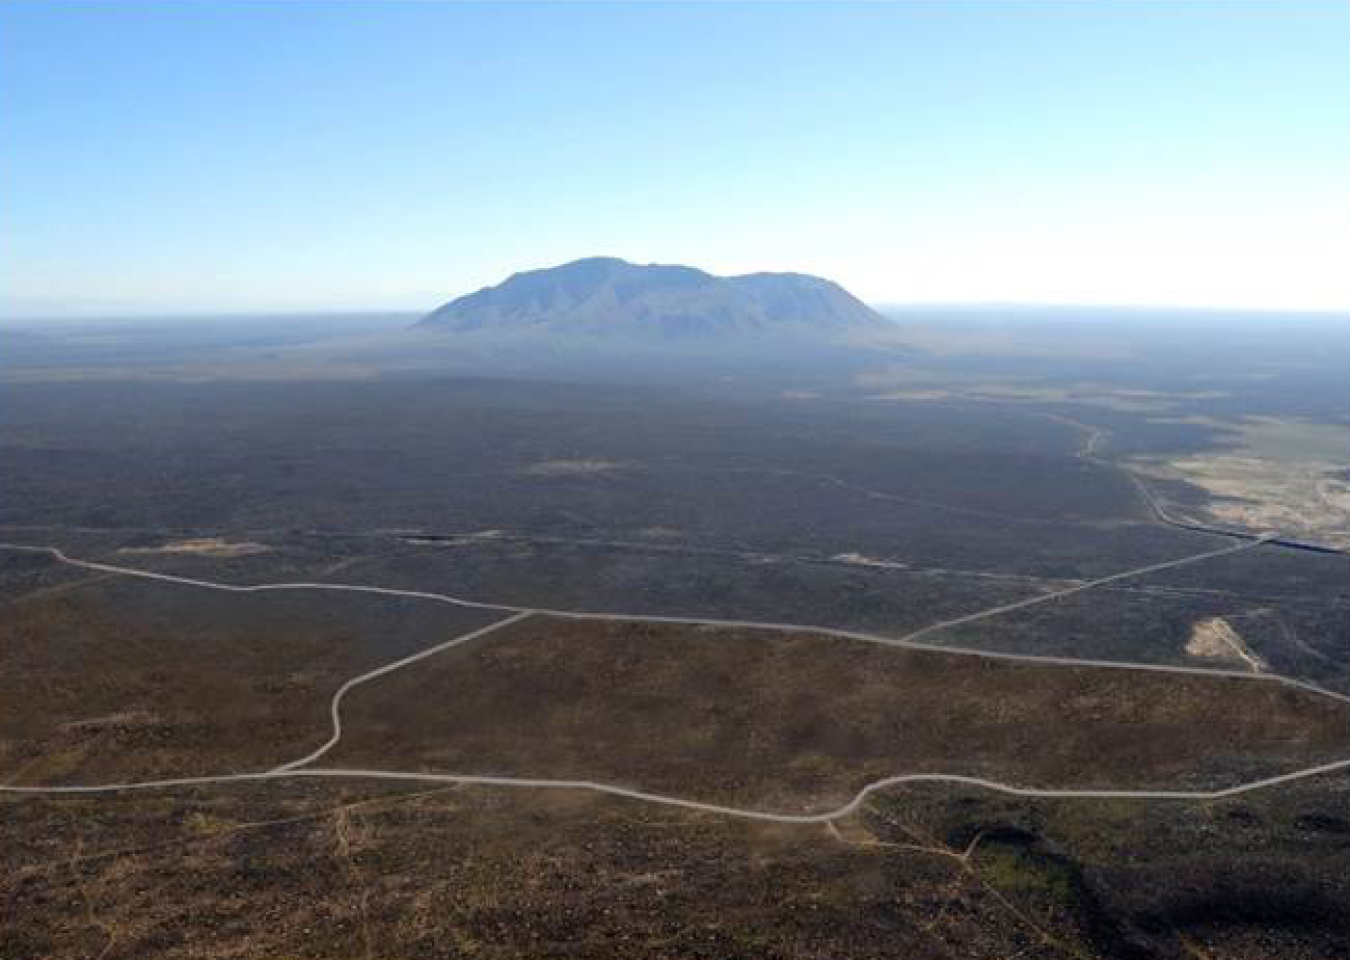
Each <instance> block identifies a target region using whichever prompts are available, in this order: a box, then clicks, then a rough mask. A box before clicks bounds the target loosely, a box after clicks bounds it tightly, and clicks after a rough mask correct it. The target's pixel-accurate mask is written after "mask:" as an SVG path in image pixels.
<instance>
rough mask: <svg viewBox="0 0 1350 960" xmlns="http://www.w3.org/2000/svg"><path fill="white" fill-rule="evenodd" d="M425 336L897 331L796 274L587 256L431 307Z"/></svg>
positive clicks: (772, 336)
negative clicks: (721, 273)
mask: <svg viewBox="0 0 1350 960" xmlns="http://www.w3.org/2000/svg"><path fill="white" fill-rule="evenodd" d="M419 326H420V327H422V328H425V329H430V330H444V331H453V332H456V333H479V334H488V335H491V334H500V335H509V336H520V335H527V334H553V335H559V336H566V337H574V336H577V335H585V336H598V337H601V338H604V339H605V340H611V341H626V342H636V343H662V342H673V343H706V344H709V345H712V344H715V343H718V342H722V341H735V342H741V343H745V342H752V341H765V342H779V343H781V342H783V341H785V340H786V341H795V342H801V341H824V342H844V341H847V340H852V339H863V340H865V339H868V338H870V337H884V336H885V335H886V334H887V333H888V332H889V331H891V330H892V329H893V327H892V324H891V323H890V322H889V321H887V320H885V319H884V318H883V317H882V316H881V315H880V314H878V313H877V312H876V311H875V310H873V309H872V308H871V307H869V306H867V305H866V304H865V303H863V302H862V301H861V300H859V299H858V298H857V297H855V296H853V295H852V294H850V293H849V292H848V291H847V290H845V289H844V288H843V287H841V286H839V285H838V284H837V283H833V282H831V281H829V280H824V279H821V278H820V277H813V276H808V275H806V274H801V273H751V274H746V275H744V276H739V277H717V276H713V275H712V274H710V273H705V272H704V271H702V270H697V269H695V268H693V267H682V266H666V265H660V264H648V265H645V266H644V265H640V264H634V263H628V262H627V261H625V260H619V259H616V258H613V257H590V258H587V259H585V260H575V261H573V262H571V263H565V264H563V265H561V266H557V267H550V268H547V269H543V270H530V271H526V272H524V273H517V274H513V275H512V276H510V277H508V278H507V279H506V280H505V281H503V282H502V283H500V284H498V285H497V286H495V287H487V288H485V289H483V290H479V291H478V292H477V293H471V294H468V295H466V296H463V297H460V298H459V299H457V300H452V301H451V302H449V303H447V304H445V305H444V306H442V307H440V308H438V309H436V310H433V311H432V312H431V313H430V314H428V315H427V316H426V317H425V318H424V319H423V320H422V321H421V322H420V323H419Z"/></svg>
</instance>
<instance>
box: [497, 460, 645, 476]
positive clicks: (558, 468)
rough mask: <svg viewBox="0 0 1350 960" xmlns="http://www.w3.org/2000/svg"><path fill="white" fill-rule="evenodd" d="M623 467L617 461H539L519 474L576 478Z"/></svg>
mask: <svg viewBox="0 0 1350 960" xmlns="http://www.w3.org/2000/svg"><path fill="white" fill-rule="evenodd" d="M624 466H625V465H624V464H622V463H620V462H619V461H617V460H596V459H576V460H541V461H540V462H539V463H532V464H530V465H529V466H528V467H526V468H525V469H524V470H522V471H521V472H522V473H525V474H527V475H529V476H532V477H576V476H585V475H586V474H592V473H609V472H610V471H612V470H622V469H623V468H624Z"/></svg>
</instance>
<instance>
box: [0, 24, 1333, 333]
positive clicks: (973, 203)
mask: <svg viewBox="0 0 1350 960" xmlns="http://www.w3.org/2000/svg"><path fill="white" fill-rule="evenodd" d="M1347 50H1350V4H1343V3H1336V2H1326V3H1309V4H1300V3H1295V2H1287V0H1281V2H1271V3H1232V4H1224V3H1213V2H1211V3H1149V2H1128V3H1125V2H1123V3H1119V4H1111V3H1107V2H1097V3H1072V2H1065V3H1038V4H1017V3H1012V2H998V3H973V2H950V3H936V2H934V3H907V4H893V5H848V4H832V5H805V4H798V5H790V6H789V5H774V4H766V3H761V4H750V5H744V6H736V5H729V4H715V5H714V4H687V5H680V6H676V5H636V4H633V5H618V4H613V5H596V6H571V5H556V4H555V5H549V6H532V5H522V4H498V5H496V6H474V5H450V4H434V3H412V2H409V3H401V4H400V3H389V2H384V3H378V4H376V3H324V4H307V3H295V2H291V3H284V4H283V3H275V4H262V3H229V4H224V3H218V4H211V3H187V2H184V3H177V4H170V3H159V2H156V3H149V2H147V3H142V4H125V3H97V4H80V3H61V2H41V3H38V2H32V3H26V2H23V0H9V2H5V3H3V4H0V198H2V199H0V310H3V311H5V312H7V313H9V314H11V315H13V314H34V313H54V314H55V313H99V312H105V313H107V312H113V313H136V312H143V311H150V312H158V311H183V310H189V311H193V310H199V311H204V312H210V311H235V310H254V309H283V310H284V309H329V308H336V309H369V308H385V307H387V308H412V309H416V308H424V307H430V306H433V305H435V304H436V303H438V302H440V301H443V300H445V299H447V298H449V297H451V296H453V295H457V294H459V293H461V292H464V291H466V290H469V289H475V288H477V287H479V286H483V285H485V284H488V283H492V282H496V281H497V280H499V279H500V278H501V277H502V276H504V275H505V274H507V273H510V272H512V271H514V270H518V269H523V268H529V267H534V266H541V265H546V264H550V263H556V262H561V261H565V260H569V259H573V258H576V257H581V256H587V255H592V254H608V255H615V256H622V257H626V258H628V259H631V260H636V261H641V262H648V261H660V262H682V263H690V264H694V265H698V266H702V267H705V268H707V269H710V270H713V271H714V272H719V273H732V272H743V271H750V270H764V269H781V270H800V271H805V272H811V273H819V274H822V275H825V276H829V277H831V278H833V279H836V280H838V281H840V282H842V283H843V284H845V285H846V286H848V287H850V288H851V289H853V290H854V291H855V292H857V293H858V294H859V295H861V296H863V297H864V298H866V299H870V300H872V301H877V302H943V301H950V302H990V301H1009V302H1059V303H1142V304H1170V305H1192V306H1199V305H1222V306H1238V307H1249V308H1279V307H1286V308H1327V309H1350V268H1347V266H1346V265H1347V264H1350V55H1347Z"/></svg>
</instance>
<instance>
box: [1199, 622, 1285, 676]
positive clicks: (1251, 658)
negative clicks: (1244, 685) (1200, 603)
mask: <svg viewBox="0 0 1350 960" xmlns="http://www.w3.org/2000/svg"><path fill="white" fill-rule="evenodd" d="M1186 653H1187V655H1188V656H1192V657H1198V658H1201V659H1205V660H1227V661H1230V662H1232V663H1241V664H1245V665H1247V666H1248V667H1250V668H1251V669H1252V670H1254V671H1258V672H1259V671H1261V670H1263V669H1264V668H1265V666H1266V665H1265V662H1264V661H1262V660H1261V658H1260V657H1258V656H1256V655H1255V654H1253V653H1252V652H1251V651H1250V650H1249V649H1247V645H1246V644H1245V643H1244V642H1243V640H1242V635H1241V634H1239V633H1238V632H1237V631H1236V630H1234V629H1233V625H1232V624H1231V623H1229V622H1228V621H1227V620H1225V619H1224V618H1223V617H1206V618H1205V619H1204V620H1197V621H1196V622H1195V623H1194V624H1193V625H1192V627H1191V636H1190V639H1189V640H1187V641H1186Z"/></svg>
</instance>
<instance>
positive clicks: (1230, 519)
mask: <svg viewBox="0 0 1350 960" xmlns="http://www.w3.org/2000/svg"><path fill="white" fill-rule="evenodd" d="M1213 425H1215V426H1222V427H1224V428H1226V429H1229V430H1231V431H1232V432H1233V434H1234V441H1235V442H1234V449H1233V450H1232V451H1231V452H1229V451H1223V452H1217V453H1205V454H1197V455H1194V456H1189V457H1181V458H1178V459H1175V460H1171V461H1167V462H1165V463H1159V462H1148V463H1136V464H1135V467H1136V469H1139V470H1140V472H1142V473H1143V474H1145V475H1146V476H1154V477H1159V478H1164V479H1173V480H1184V481H1186V482H1187V483H1191V484H1194V485H1195V486H1198V487H1201V488H1202V489H1204V490H1205V491H1207V492H1208V493H1209V494H1210V496H1211V497H1213V498H1214V499H1212V500H1211V501H1210V502H1209V503H1208V504H1207V505H1206V506H1205V509H1204V510H1203V511H1194V510H1192V511H1190V513H1189V515H1190V516H1191V518H1192V519H1195V520H1199V521H1200V522H1207V523H1213V524H1215V525H1218V526H1225V527H1236V528H1240V529H1243V530H1248V531H1251V532H1264V531H1274V532H1277V533H1279V534H1281V535H1284V536H1289V537H1295V538H1298V539H1304V540H1309V541H1313V542H1317V543H1324V544H1328V545H1331V546H1338V547H1347V546H1350V476H1347V474H1346V464H1347V463H1350V430H1347V429H1345V428H1343V427H1338V426H1335V425H1333V424H1316V423H1305V422H1303V421H1295V420H1274V419H1271V418H1257V419H1252V420H1248V421H1244V422H1240V423H1238V422H1229V423H1218V422H1215V423H1213ZM1173 512H1176V513H1183V514H1184V513H1186V511H1179V510H1174V511H1173Z"/></svg>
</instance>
